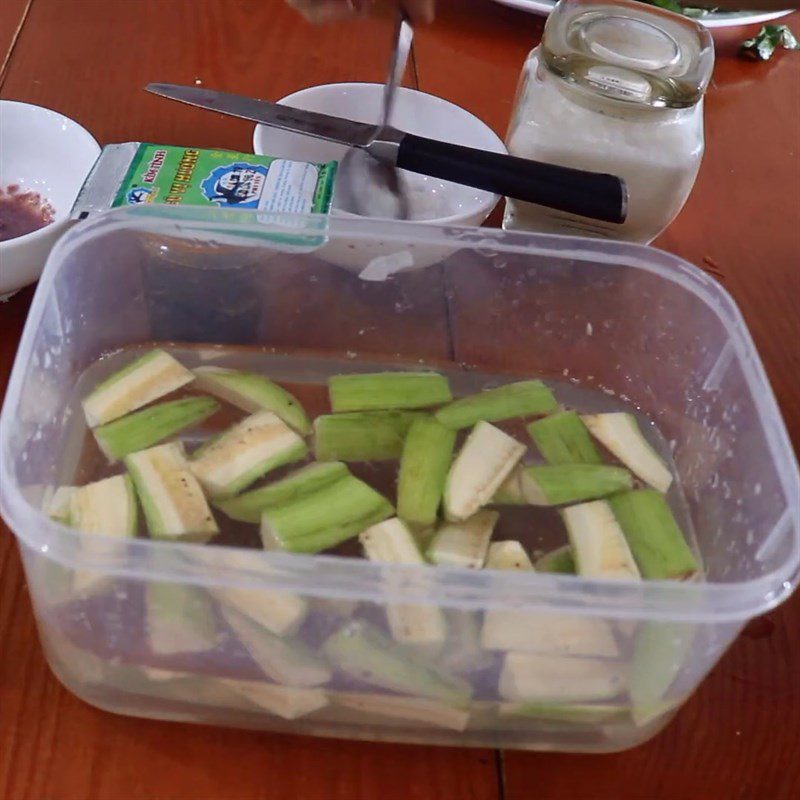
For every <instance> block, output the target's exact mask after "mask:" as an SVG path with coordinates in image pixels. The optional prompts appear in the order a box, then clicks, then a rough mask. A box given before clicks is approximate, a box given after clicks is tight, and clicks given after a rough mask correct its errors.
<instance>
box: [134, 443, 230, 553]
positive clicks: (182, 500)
mask: <svg viewBox="0 0 800 800" xmlns="http://www.w3.org/2000/svg"><path fill="white" fill-rule="evenodd" d="M125 466H126V467H127V468H128V471H129V472H130V474H131V477H132V478H133V482H134V484H136V491H137V493H138V495H139V499H140V500H141V503H142V508H143V509H144V516H145V519H146V520H147V529H148V531H149V532H150V536H151V537H153V538H154V539H173V540H177V539H180V540H186V541H200V542H204V541H207V540H208V539H210V538H211V537H212V536H214V535H215V534H217V533H219V529H218V528H217V523H216V522H215V520H214V517H213V515H212V514H211V509H210V508H209V507H208V503H207V502H206V498H205V496H204V495H203V490H202V489H201V488H200V484H199V483H198V482H197V479H196V478H195V476H194V475H193V474H192V472H191V470H190V469H189V463H188V461H187V460H186V456H185V454H184V452H183V445H182V444H180V443H178V442H170V443H169V444H162V445H159V446H158V447H151V448H150V449H149V450H141V451H140V452H138V453H131V455H129V456H126V458H125Z"/></svg>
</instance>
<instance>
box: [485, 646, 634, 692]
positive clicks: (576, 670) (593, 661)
mask: <svg viewBox="0 0 800 800" xmlns="http://www.w3.org/2000/svg"><path fill="white" fill-rule="evenodd" d="M626 685H627V674H626V671H625V667H624V665H623V664H621V663H617V662H614V661H603V660H601V659H597V658H563V657H558V656H546V655H537V654H534V653H507V654H506V657H505V659H504V662H503V669H502V671H501V673H500V681H499V685H498V691H499V693H500V695H501V696H502V697H504V698H506V699H507V700H524V701H527V702H537V703H564V702H574V703H581V702H589V701H593V700H609V699H610V698H612V697H616V696H617V695H619V694H620V693H621V692H623V691H624V690H625V688H626Z"/></svg>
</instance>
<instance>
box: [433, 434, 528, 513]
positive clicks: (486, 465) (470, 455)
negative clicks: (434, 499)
mask: <svg viewBox="0 0 800 800" xmlns="http://www.w3.org/2000/svg"><path fill="white" fill-rule="evenodd" d="M524 453H525V445H523V444H520V443H519V442H518V441H517V440H516V439H514V438H513V437H511V436H509V435H508V434H507V433H504V432H503V431H501V430H500V429H499V428H495V427H494V425H490V424H489V423H488V422H479V423H478V424H477V425H476V426H475V427H474V428H473V429H472V431H471V432H470V434H469V436H468V437H467V440H466V442H465V443H464V446H463V447H462V448H461V450H460V452H459V454H458V456H456V459H455V461H454V462H453V466H452V467H451V468H450V473H449V474H448V476H447V482H446V484H445V490H444V511H445V517H446V518H447V519H448V520H451V521H453V522H458V521H461V520H465V519H467V518H468V517H471V516H472V515H473V514H475V512H476V511H478V510H479V509H480V508H481V507H483V506H485V505H486V504H487V503H488V502H489V501H490V500H491V499H492V497H493V496H494V494H495V492H496V491H497V489H498V488H499V487H500V485H501V484H502V483H503V481H504V480H505V479H506V478H507V477H508V475H509V473H510V472H511V470H512V469H514V467H515V466H516V464H517V462H518V461H519V460H520V459H521V458H522V456H523V454H524Z"/></svg>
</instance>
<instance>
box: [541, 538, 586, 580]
mask: <svg viewBox="0 0 800 800" xmlns="http://www.w3.org/2000/svg"><path fill="white" fill-rule="evenodd" d="M536 571H537V572H555V573H559V574H561V575H576V574H577V573H576V569H575V556H574V555H573V553H572V548H571V547H570V546H569V545H568V544H565V545H564V546H563V547H557V548H556V549H555V550H551V551H550V552H549V553H545V554H544V555H543V556H541V557H540V558H539V559H537V561H536Z"/></svg>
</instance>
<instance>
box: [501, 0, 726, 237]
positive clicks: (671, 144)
mask: <svg viewBox="0 0 800 800" xmlns="http://www.w3.org/2000/svg"><path fill="white" fill-rule="evenodd" d="M713 66H714V45H713V42H712V39H711V36H710V34H709V32H708V31H707V30H706V28H704V27H703V26H701V25H700V24H699V23H697V22H695V21H694V20H691V19H689V18H687V17H682V16H680V15H678V14H673V13H671V12H668V11H663V10H661V9H658V8H655V7H652V6H647V5H644V4H642V3H640V2H637V0H620V1H619V2H614V3H609V2H607V0H561V2H560V3H558V5H557V6H556V7H555V9H554V11H553V13H552V14H551V15H550V17H549V18H548V20H547V24H546V26H545V29H544V35H543V38H542V43H541V45H540V46H539V47H537V48H536V49H534V50H533V52H532V53H531V54H530V55H529V57H528V59H527V61H526V63H525V66H524V69H523V71H522V76H521V78H520V84H519V88H518V90H517V97H516V100H515V103H514V113H513V117H512V120H511V125H510V128H509V132H508V137H507V142H506V143H507V145H508V150H509V152H510V153H511V154H512V155H515V156H521V157H523V158H532V159H536V160H539V161H546V162H549V163H552V164H559V165H562V166H567V167H575V168H578V169H585V170H592V171H595V172H606V173H612V174H614V175H618V176H620V177H621V178H623V179H624V180H625V182H626V184H627V187H628V212H627V218H626V220H625V222H624V223H622V224H619V225H615V224H613V223H606V222H598V221H596V220H591V219H588V218H586V217H581V216H576V215H572V214H566V213H563V212H561V211H555V210H552V209H548V208H545V207H544V206H539V205H535V204H533V203H523V202H520V201H517V200H511V199H509V200H508V201H507V203H506V213H505V217H504V219H503V227H504V228H506V229H511V230H531V231H543V232H546V233H565V234H577V235H583V236H594V237H602V238H608V239H626V240H628V241H633V242H643V243H647V242H650V241H652V240H653V239H654V238H655V237H656V236H657V235H658V234H659V233H660V232H661V231H662V230H664V228H666V227H667V225H669V223H670V222H671V221H672V220H673V219H674V218H675V216H676V215H677V214H678V212H679V211H680V210H681V208H682V207H683V204H684V203H685V202H686V198H687V197H688V196H689V192H690V191H691V189H692V186H693V185H694V181H695V178H696V176H697V171H698V169H699V168H700V161H701V159H702V156H703V147H704V142H703V103H702V98H703V93H704V92H705V89H706V87H707V86H708V82H709V80H710V78H711V72H712V70H713Z"/></svg>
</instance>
